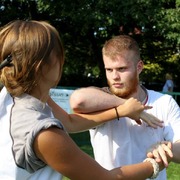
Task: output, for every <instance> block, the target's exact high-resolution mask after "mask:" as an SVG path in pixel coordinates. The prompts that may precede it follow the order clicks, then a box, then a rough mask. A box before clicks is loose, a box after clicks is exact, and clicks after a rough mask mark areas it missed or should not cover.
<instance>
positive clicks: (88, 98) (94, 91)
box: [70, 87, 125, 113]
mask: <svg viewBox="0 0 180 180" xmlns="http://www.w3.org/2000/svg"><path fill="white" fill-rule="evenodd" d="M124 102H125V100H124V99H121V98H119V97H117V96H115V95H111V94H109V93H106V92H104V91H102V90H101V89H100V88H96V87H87V88H81V89H77V90H75V91H74V92H73V94H72V95H71V97H70V105H71V108H72V109H73V110H74V111H75V112H78V113H90V112H96V111H101V110H106V109H110V108H113V107H116V106H118V105H120V104H123V103H124Z"/></svg>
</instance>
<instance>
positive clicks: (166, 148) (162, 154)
mask: <svg viewBox="0 0 180 180" xmlns="http://www.w3.org/2000/svg"><path fill="white" fill-rule="evenodd" d="M147 157H149V158H154V159H155V160H156V161H157V162H161V161H163V163H164V166H165V167H168V164H169V162H170V161H171V159H172V158H173V153H172V143H171V142H169V141H161V142H160V143H157V144H154V145H152V146H151V147H150V149H149V150H148V152H147Z"/></svg>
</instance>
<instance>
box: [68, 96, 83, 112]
mask: <svg viewBox="0 0 180 180" xmlns="http://www.w3.org/2000/svg"><path fill="white" fill-rule="evenodd" d="M69 102H70V106H71V109H72V110H73V111H74V112H77V113H81V112H82V107H83V106H84V101H83V100H82V98H81V96H80V95H78V94H76V92H74V93H73V94H72V95H71V97H70V101H69Z"/></svg>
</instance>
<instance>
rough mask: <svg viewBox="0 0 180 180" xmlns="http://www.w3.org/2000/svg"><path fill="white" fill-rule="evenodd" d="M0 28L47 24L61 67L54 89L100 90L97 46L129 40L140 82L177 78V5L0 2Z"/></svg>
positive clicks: (147, 0)
mask: <svg viewBox="0 0 180 180" xmlns="http://www.w3.org/2000/svg"><path fill="white" fill-rule="evenodd" d="M0 17H1V19H0V24H1V25H3V24H5V23H7V22H9V21H11V20H14V19H36V20H47V21H49V22H51V24H53V25H54V26H55V27H56V28H57V29H58V30H59V32H60V34H61V36H62V38H63V41H64V46H65V50H66V63H65V66H64V73H63V76H62V81H61V83H60V85H64V86H88V85H97V86H102V85H104V84H105V83H106V80H105V78H104V68H103V62H102V57H101V48H102V45H103V43H104V42H105V41H106V40H107V39H109V38H111V37H112V36H114V35H118V34H129V35H131V36H132V37H133V38H135V39H136V40H137V41H138V43H139V46H140V48H141V54H142V59H143V61H144V63H145V69H144V71H143V73H142V76H141V80H142V81H145V82H162V81H163V80H164V79H163V76H164V74H165V73H166V72H167V71H168V72H173V74H174V78H175V80H176V78H177V77H178V74H179V73H180V72H179V71H180V67H179V66H180V65H179V60H180V33H179V32H180V22H179V19H180V0H153V1H152V0H128V1H119V0H111V1H107V0H96V1H95V0H74V1H70V0H66V1H62V0H30V1H28V0H1V7H0Z"/></svg>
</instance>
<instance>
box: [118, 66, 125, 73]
mask: <svg viewBox="0 0 180 180" xmlns="http://www.w3.org/2000/svg"><path fill="white" fill-rule="evenodd" d="M125 70H126V68H125V67H122V68H119V69H118V71H121V72H122V71H125Z"/></svg>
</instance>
